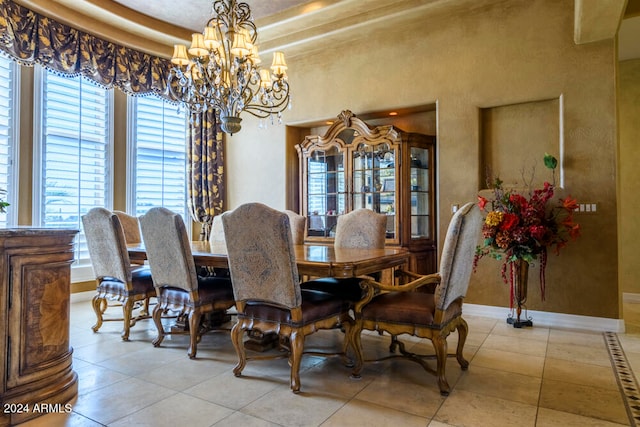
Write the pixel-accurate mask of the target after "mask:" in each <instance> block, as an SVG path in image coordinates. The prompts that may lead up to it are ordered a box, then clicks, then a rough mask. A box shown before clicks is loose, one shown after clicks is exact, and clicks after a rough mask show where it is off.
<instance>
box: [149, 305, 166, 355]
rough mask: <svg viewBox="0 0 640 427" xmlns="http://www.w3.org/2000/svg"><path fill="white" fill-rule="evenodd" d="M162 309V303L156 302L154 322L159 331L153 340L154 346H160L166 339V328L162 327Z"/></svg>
mask: <svg viewBox="0 0 640 427" xmlns="http://www.w3.org/2000/svg"><path fill="white" fill-rule="evenodd" d="M162 311H163V310H162V309H161V308H160V304H156V306H155V308H154V309H153V315H152V317H153V323H154V324H155V325H156V330H157V331H158V336H157V337H156V338H155V339H154V340H153V342H152V344H153V346H154V347H159V346H160V344H162V341H163V340H164V328H163V327H162Z"/></svg>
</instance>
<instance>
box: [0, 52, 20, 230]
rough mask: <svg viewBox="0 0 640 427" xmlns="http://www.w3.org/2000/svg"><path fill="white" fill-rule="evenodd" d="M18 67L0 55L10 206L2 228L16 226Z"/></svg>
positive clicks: (0, 136)
mask: <svg viewBox="0 0 640 427" xmlns="http://www.w3.org/2000/svg"><path fill="white" fill-rule="evenodd" d="M18 77H19V73H18V66H17V64H16V63H15V62H14V61H12V60H11V59H9V58H7V57H5V56H1V55H0V191H1V192H0V199H2V200H3V201H5V202H8V203H9V204H10V207H9V208H7V209H6V211H7V212H6V213H0V227H7V226H13V225H16V224H17V218H16V216H17V199H18V198H17V195H18V189H17V179H16V178H15V177H16V175H17V170H16V169H17V167H16V166H17V164H18V161H17V159H18V157H17V153H18V150H17V141H18V126H17V123H18V122H19V121H18V108H17V106H16V100H17V99H18V98H19V96H18V90H19V87H20V86H19V84H18Z"/></svg>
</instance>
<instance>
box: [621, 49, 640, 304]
mask: <svg viewBox="0 0 640 427" xmlns="http://www.w3.org/2000/svg"><path fill="white" fill-rule="evenodd" d="M619 73H620V83H619V91H618V92H619V96H618V116H619V129H620V169H619V171H618V176H619V180H620V185H619V191H620V193H619V198H620V207H619V213H620V222H619V224H618V229H619V231H620V243H619V248H620V253H619V267H620V271H619V274H620V290H621V292H629V293H640V262H638V254H640V239H638V236H640V215H638V211H640V201H639V200H638V199H636V197H635V196H636V195H637V194H638V190H639V189H640V167H638V165H639V164H640V121H639V120H638V118H639V117H640V59H633V60H629V61H623V62H621V63H620V70H619Z"/></svg>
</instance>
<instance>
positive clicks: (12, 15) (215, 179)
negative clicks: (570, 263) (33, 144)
mask: <svg viewBox="0 0 640 427" xmlns="http://www.w3.org/2000/svg"><path fill="white" fill-rule="evenodd" d="M0 51H2V52H5V53H7V54H8V55H9V56H11V57H12V58H13V59H15V60H16V61H17V62H18V63H20V64H21V65H26V66H33V65H34V64H36V63H37V64H40V65H42V66H44V67H46V68H47V69H50V70H52V71H55V72H57V73H60V74H64V75H69V76H77V75H82V76H85V77H87V78H89V79H91V80H93V81H95V82H96V83H98V84H100V85H102V86H103V87H105V88H107V89H110V88H112V87H117V88H118V89H120V90H122V91H123V92H125V93H127V94H129V95H138V96H139V95H150V94H155V95H158V96H161V97H163V98H165V99H168V100H170V101H175V100H174V99H172V98H171V96H170V94H169V91H168V89H167V79H166V75H167V71H168V70H169V69H170V68H171V67H172V66H173V65H172V64H171V61H170V60H168V59H164V58H159V57H157V56H152V55H148V54H146V53H143V52H139V51H136V50H133V49H129V48H126V47H123V46H119V45H117V44H115V43H112V42H109V41H105V40H102V39H100V38H97V37H95V36H92V35H90V34H87V33H84V32H82V31H79V30H76V29H74V28H71V27H69V26H67V25H64V24H61V23H59V22H56V21H54V20H52V19H49V18H47V17H45V16H42V15H39V14H37V13H35V12H33V11H32V10H29V9H27V8H25V7H22V6H20V5H18V4H16V3H14V2H12V1H11V0H0ZM188 139H189V142H188V158H189V181H188V182H189V185H188V190H189V201H190V210H191V214H192V216H193V219H194V220H196V221H198V222H201V223H202V224H203V226H202V232H201V235H200V238H201V239H206V238H208V236H209V230H210V228H211V223H212V221H213V217H214V215H216V214H217V213H220V212H222V209H223V201H224V185H223V162H222V160H223V155H222V147H223V144H222V132H220V131H219V129H218V126H217V124H216V115H215V112H214V111H210V112H207V113H205V114H202V116H201V117H200V118H199V119H196V118H195V117H194V119H193V120H191V121H190V126H189V138H188Z"/></svg>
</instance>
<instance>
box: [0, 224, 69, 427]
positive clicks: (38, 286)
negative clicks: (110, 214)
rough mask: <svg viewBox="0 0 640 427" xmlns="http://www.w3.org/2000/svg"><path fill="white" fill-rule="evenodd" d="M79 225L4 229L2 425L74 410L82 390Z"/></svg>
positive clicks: (0, 242) (0, 243) (0, 249)
mask: <svg viewBox="0 0 640 427" xmlns="http://www.w3.org/2000/svg"><path fill="white" fill-rule="evenodd" d="M76 233H77V230H56V229H34V228H16V229H2V230H0V253H1V256H0V272H1V278H0V280H1V288H0V319H1V323H0V324H1V325H2V328H1V329H0V346H1V347H0V354H1V355H2V364H1V365H0V381H2V386H1V388H0V392H1V393H0V403H1V409H2V412H1V415H0V426H5V425H14V424H17V423H21V422H23V421H26V420H28V419H31V418H35V417H37V416H40V415H45V414H47V413H51V412H70V411H71V405H70V404H69V401H70V400H72V399H73V398H74V397H75V396H76V395H77V392H78V385H77V375H76V373H75V372H74V371H73V369H72V365H71V362H72V358H71V353H72V349H71V347H70V345H69V312H70V307H69V300H70V281H71V262H72V261H73V240H74V237H75V235H76Z"/></svg>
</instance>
